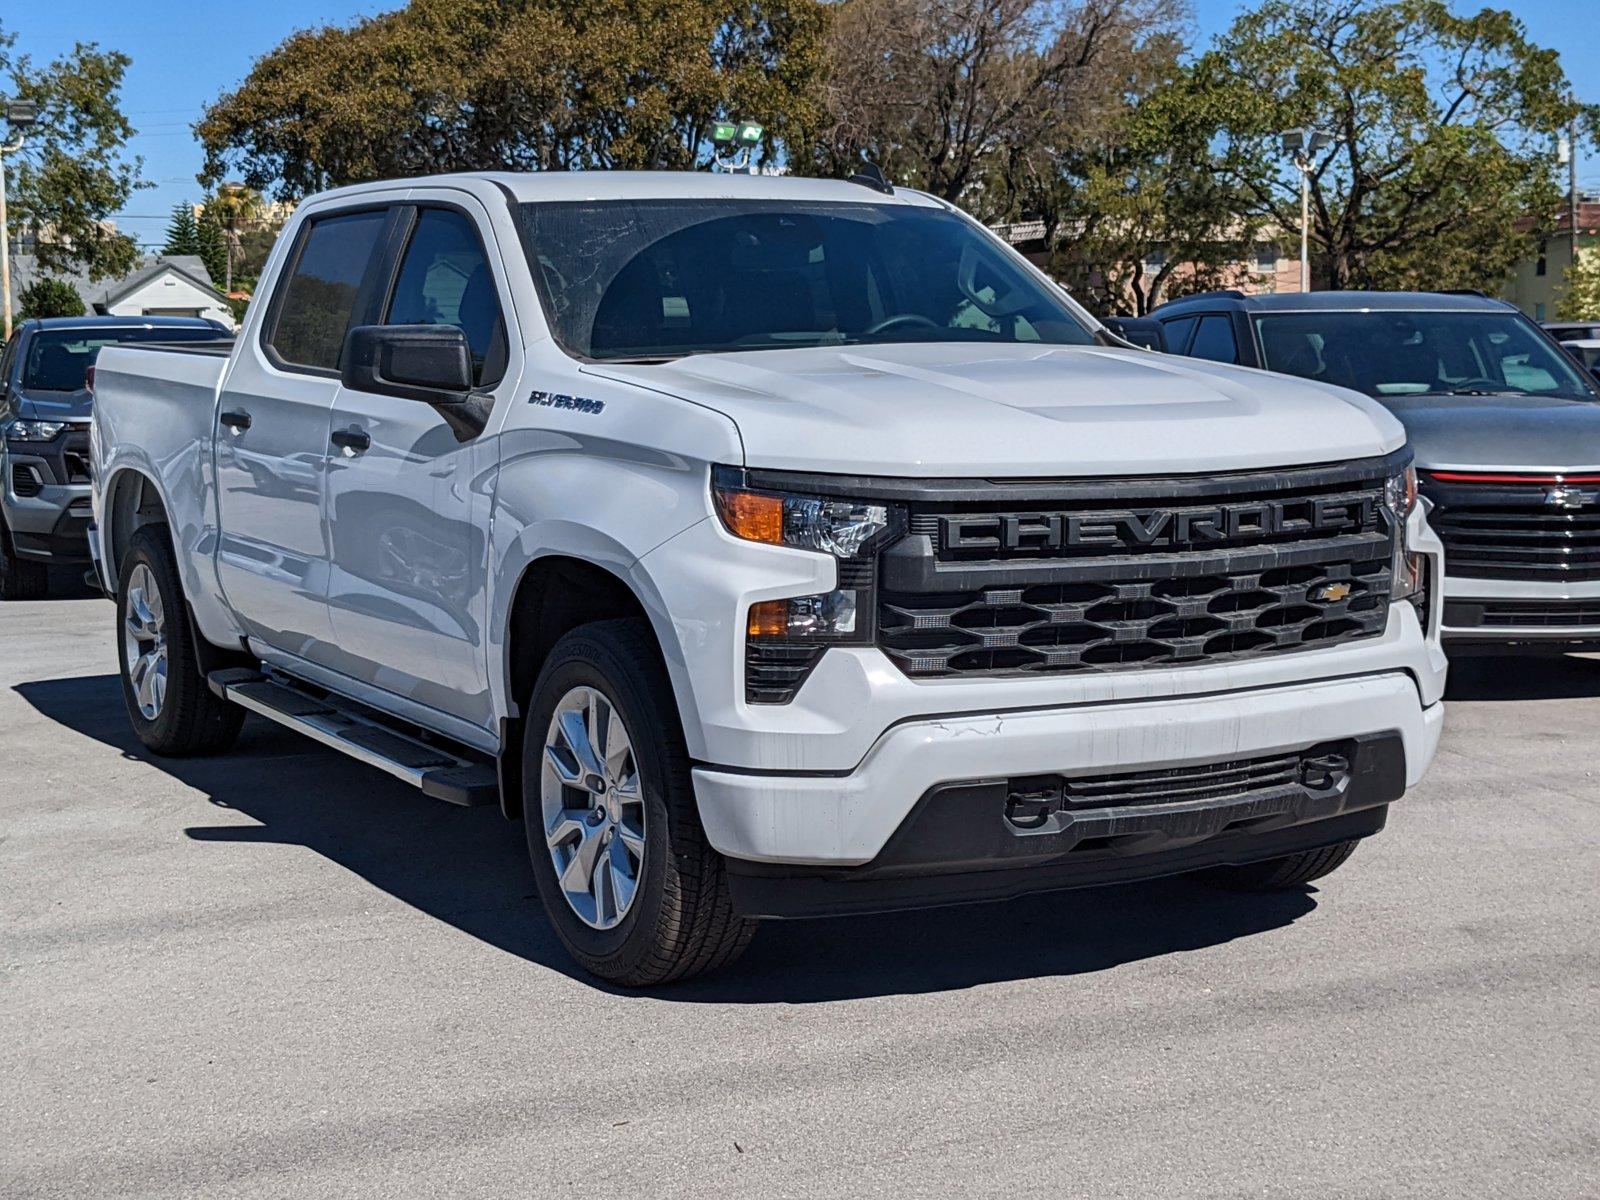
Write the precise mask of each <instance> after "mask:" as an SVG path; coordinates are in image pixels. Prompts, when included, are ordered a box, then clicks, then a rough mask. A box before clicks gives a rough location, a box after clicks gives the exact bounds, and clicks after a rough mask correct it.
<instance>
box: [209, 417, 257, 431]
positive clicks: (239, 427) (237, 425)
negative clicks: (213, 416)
mask: <svg viewBox="0 0 1600 1200" xmlns="http://www.w3.org/2000/svg"><path fill="white" fill-rule="evenodd" d="M217 420H219V421H221V422H222V423H223V424H224V425H226V426H227V427H228V428H229V429H231V430H233V431H234V432H235V433H243V432H244V431H245V430H246V429H249V428H250V414H249V413H247V412H225V413H223V414H222V415H221V416H220V417H218V418H217Z"/></svg>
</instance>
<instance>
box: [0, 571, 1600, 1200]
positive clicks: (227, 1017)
mask: <svg viewBox="0 0 1600 1200" xmlns="http://www.w3.org/2000/svg"><path fill="white" fill-rule="evenodd" d="M111 623H112V612H111V608H110V606H109V605H107V604H105V603H104V602H103V601H98V600H94V599H88V598H77V599H65V600H53V601H47V602H42V603H36V604H11V605H5V606H3V607H0V729H3V730H4V751H3V754H0V957H3V961H4V965H5V966H4V976H3V979H0V1007H3V1012H4V1017H5V1020H4V1029H5V1037H4V1038H3V1040H0V1079H3V1080H4V1086H3V1087H0V1195H4V1196H7V1197H22V1196H63V1197H90V1196H112V1195H115V1196H143V1195H162V1196H178V1195H182V1196H191V1195H206V1196H271V1197H293V1196H307V1197H313V1196H314V1197H329V1196H385V1197H392V1196H442V1195H513V1194H515V1195H519V1196H529V1195H540V1194H551V1195H565V1194H574V1195H577V1194H590V1195H623V1194H637V1195H647V1196H721V1195H737V1196H744V1195H789V1196H840V1195H858V1194H874V1195H949V1196H975V1195H998V1194H1005V1195H1010V1196H1019V1195H1052V1196H1063V1195H1065V1196H1086V1197H1097V1198H1101V1197H1120V1196H1129V1197H1169V1196H1190V1195H1204V1196H1267V1197H1280V1196H1281V1197H1297V1198H1300V1197H1335V1196H1339V1197H1342V1196H1363V1197H1364V1196H1407V1197H1410V1196H1451V1197H1458V1196H1496V1197H1511V1196H1517V1197H1523V1196H1529V1197H1533V1196H1537V1197H1582V1196H1596V1195H1600V1115H1597V1097H1600V986H1597V985H1600V887H1597V885H1600V660H1595V659H1579V658H1568V659H1558V660H1546V661H1539V660H1511V659H1499V660H1482V661H1479V662H1476V663H1474V662H1468V663H1466V664H1465V665H1458V667H1457V668H1456V671H1455V675H1454V678H1453V682H1452V690H1451V697H1452V700H1453V706H1452V709H1451V713H1450V717H1449V721H1448V726H1447V730H1446V734H1445V742H1444V747H1443V751H1442V753H1441V756H1440V758H1439V760H1438V762H1437V764H1436V765H1435V768H1434V770H1433V773H1432V775H1431V776H1430V777H1429V779H1428V781H1427V782H1426V784H1425V786H1424V787H1423V788H1422V789H1421V790H1420V791H1418V792H1417V793H1415V794H1413V795H1412V796H1410V797H1408V798H1407V800H1406V801H1405V802H1404V803H1403V804H1402V805H1399V806H1396V808H1395V810H1394V811H1393V813H1392V816H1391V820H1390V825H1389V829H1388V831H1387V832H1386V833H1385V834H1383V835H1382V836H1381V837H1379V838H1378V839H1376V840H1375V841H1373V842H1370V843H1368V844H1367V845H1366V846H1365V847H1364V848H1363V849H1362V850H1361V851H1360V852H1359V853H1358V854H1357V856H1356V857H1355V858H1354V859H1353V860H1352V861H1351V862H1350V864H1349V865H1348V866H1347V867H1346V868H1344V869H1343V870H1342V871H1340V872H1338V873H1337V874H1335V875H1334V876H1331V877H1330V878H1328V879H1327V880H1325V881H1323V883H1322V885H1321V886H1320V887H1318V888H1315V889H1308V890H1307V891H1306V892H1305V893H1304V894H1294V895H1288V896H1281V897H1275V898H1268V899H1265V900H1263V899H1259V898H1245V897H1237V896H1230V895H1225V894H1219V893H1216V892H1212V891H1209V890H1206V889H1205V888H1203V887H1201V886H1198V885H1196V884H1193V883H1190V882H1185V881H1182V880H1178V881H1168V882H1163V883H1158V884H1149V885H1139V886H1127V887H1120V888H1116V889H1109V890H1101V891H1095V892H1079V893H1069V894H1066V895H1061V896H1053V897H1041V898H1035V899H1031V900H1027V901H1021V902H1016V903H1012V904H1008V905H998V906H995V905H991V906H982V907H976V908H969V909H955V910H944V911H939V912H931V913H919V914H908V915H899V916H889V917H878V918H870V919H861V920H853V921H844V922H820V923H807V924H792V925H781V926H769V927H768V928H766V929H764V930H763V931H762V933H761V935H760V936H759V937H758V939H757V942H756V945H755V947H754V948H753V949H752V951H751V953H750V954H749V955H748V956H747V957H746V958H745V959H744V960H743V961H742V962H741V963H740V964H739V965H738V966H736V967H735V968H734V969H733V970H732V971H730V972H727V973H725V974H723V975H720V976H717V977H714V978H711V979H706V980H702V981H698V982H695V983H692V984H690V985H687V986H682V987H678V988H675V989H670V990H662V991H660V992H657V993H653V994H646V995H638V994H622V993H616V992H611V991H608V990H603V989H599V988H596V987H595V986H593V985H592V984H590V983H589V982H587V981H585V980H584V979H583V978H580V977H577V976H576V975H575V974H574V971H573V968H572V967H571V966H570V965H569V963H568V961H567V960H566V959H565V957H564V956H563V954H562V952H561V950H560V949H559V947H558V946H557V945H556V943H555V941H554V939H553V937H552V936H551V935H550V934H549V933H548V932H547V930H546V928H545V925H544V922H543V919H542V916H541V915H540V913H539V911H538V909H537V902H536V901H535V900H534V899H533V898H532V895H531V893H532V890H533V885H532V878H531V875H530V874H529V870H528V866H527V863H526V861H525V857H524V851H523V848H522V844H521V837H520V833H519V831H518V830H517V829H515V828H513V827H511V826H508V825H507V824H506V823H505V822H503V821H502V820H501V819H500V818H499V816H498V815H497V814H495V813H493V812H491V811H488V810H483V809H474V810H459V809H452V808H449V807H446V806H444V805H440V804H437V803H435V802H433V801H430V800H427V799H424V798H423V797H421V796H420V794H418V793H415V792H413V791H411V790H409V789H408V788H406V787H404V786H403V785H401V784H398V783H395V782H391V781H390V780H388V779H387V778H386V777H385V776H382V775H380V774H378V773H377V772H374V771H371V770H369V769H366V768H363V767H361V766H358V765H356V764H353V763H350V762H347V761H346V760H344V759H342V758H340V757H338V756H336V755H335V754H333V753H331V752H329V751H324V750H322V749H320V748H318V747H316V746H314V745H313V744H311V743H310V742H308V741H305V740H302V739H300V738H297V737H295V736H294V735H292V734H288V733H285V732H280V731H278V730H277V729H276V728H275V727H273V726H271V725H268V724H264V723H257V722H255V721H254V720H252V722H251V723H250V724H249V725H247V726H246V731H245V735H244V738H243V739H242V741H241V744H240V746H239V749H238V751H237V753H236V754H234V755H233V756H231V757H227V758H220V759H211V760H201V761H189V762H177V763H175V762H158V761H155V760H152V759H150V758H149V757H148V756H147V755H146V754H145V753H144V752H143V751H142V750H141V749H140V748H138V747H137V745H136V743H135V742H134V739H133V737H132V734H131V733H130V731H129V728H128V724H127V721H126V718H125V716H124V713H123V709H122V701H121V696H120V693H119V690H118V684H117V680H116V675H115V669H116V667H115V652H114V648H113V644H112V640H111V636H110V626H111Z"/></svg>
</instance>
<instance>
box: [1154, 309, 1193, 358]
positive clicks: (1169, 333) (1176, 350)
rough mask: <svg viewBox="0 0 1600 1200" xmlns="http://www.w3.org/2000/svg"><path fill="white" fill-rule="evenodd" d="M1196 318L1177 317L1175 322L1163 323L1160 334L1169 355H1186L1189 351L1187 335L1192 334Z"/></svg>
mask: <svg viewBox="0 0 1600 1200" xmlns="http://www.w3.org/2000/svg"><path fill="white" fill-rule="evenodd" d="M1197 320H1199V318H1198V317H1179V318H1178V319H1177V320H1175V321H1163V322H1162V329H1161V334H1162V336H1163V337H1164V338H1165V339H1166V341H1167V351H1168V353H1171V354H1186V353H1188V350H1189V334H1190V333H1191V332H1193V330H1194V326H1195V322H1196V321H1197Z"/></svg>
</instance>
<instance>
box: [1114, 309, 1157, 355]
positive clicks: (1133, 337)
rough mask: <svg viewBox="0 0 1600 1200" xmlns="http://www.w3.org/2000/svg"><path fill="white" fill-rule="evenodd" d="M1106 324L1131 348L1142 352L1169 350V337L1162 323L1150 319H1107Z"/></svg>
mask: <svg viewBox="0 0 1600 1200" xmlns="http://www.w3.org/2000/svg"><path fill="white" fill-rule="evenodd" d="M1104 324H1105V327H1106V328H1107V329H1109V330H1110V331H1111V332H1112V333H1113V334H1115V335H1116V336H1117V337H1118V338H1119V339H1121V340H1122V341H1123V342H1125V343H1126V344H1128V345H1130V346H1137V347H1138V348H1140V349H1141V350H1161V351H1165V350H1166V348H1167V336H1166V333H1165V331H1164V330H1163V329H1162V327H1161V322H1160V321H1155V320H1152V319H1151V318H1149V317H1107V318H1106V319H1105V322H1104Z"/></svg>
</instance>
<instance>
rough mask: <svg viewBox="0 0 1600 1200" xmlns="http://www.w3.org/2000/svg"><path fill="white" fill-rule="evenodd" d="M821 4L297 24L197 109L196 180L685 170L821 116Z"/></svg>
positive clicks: (772, 147) (731, 0) (295, 181)
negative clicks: (751, 128) (739, 122)
mask: <svg viewBox="0 0 1600 1200" xmlns="http://www.w3.org/2000/svg"><path fill="white" fill-rule="evenodd" d="M824 26H825V11H824V6H823V4H822V3H821V2H820V0H411V2H410V3H409V4H407V5H406V7H405V8H403V9H400V10H399V11H396V12H391V13H385V14H383V15H380V16H377V17H372V18H368V19H365V20H362V21H359V22H357V23H356V24H355V25H353V26H351V27H348V28H334V27H329V28H323V29H318V30H310V31H305V32H301V33H297V34H295V35H293V36H292V37H290V38H289V39H288V40H287V41H285V42H284V43H283V44H281V45H280V46H278V47H277V48H276V49H275V50H273V51H271V52H270V53H268V54H267V55H265V56H264V57H263V58H261V59H260V60H259V61H257V63H256V65H255V67H254V68H253V69H252V70H251V72H250V74H249V76H248V77H247V78H246V79H245V81H244V83H243V84H242V85H240V87H239V88H238V89H237V90H236V91H233V92H230V93H228V94H226V95H224V96H222V97H221V98H219V99H218V100H217V101H216V103H214V104H212V105H211V106H210V107H209V108H208V109H207V110H206V113H205V116H204V118H203V119H202V120H201V121H200V123H199V124H198V125H197V126H196V131H197V133H198V135H199V137H200V139H201V141H202V143H203V144H204V146H205V149H206V166H205V173H204V178H205V179H206V180H208V181H211V182H213V183H215V182H219V181H221V180H222V179H223V178H225V177H226V176H227V175H228V174H230V173H233V172H235V171H236V172H238V173H239V174H240V175H242V176H243V179H244V181H245V183H246V184H248V185H249V186H251V187H254V188H258V189H266V188H269V187H272V188H273V189H274V190H275V192H276V194H278V195H279V196H282V197H295V196H299V195H303V194H304V193H306V192H309V191H314V190H316V189H318V188H322V187H326V186H331V185H337V184H344V183H351V182H356V181H360V180H366V179H377V178H384V177H394V176H406V175H416V174H420V173H426V172H433V171H453V170H482V169H492V168H498V169H509V170H565V169H572V168H581V167H689V166H693V165H695V164H696V163H697V162H703V161H706V160H707V158H708V157H709V141H708V139H709V135H710V132H711V127H712V125H713V124H714V123H715V122H716V121H719V120H725V119H729V118H740V117H751V118H755V119H759V120H761V121H762V122H763V123H764V124H765V126H766V129H767V135H766V141H765V144H764V147H763V150H764V153H765V154H766V155H767V156H769V157H770V156H772V155H775V154H776V153H777V146H778V144H779V143H780V142H782V141H783V140H785V139H790V138H792V137H795V136H797V135H799V134H800V133H801V131H802V130H804V129H805V128H809V127H811V126H812V125H814V124H815V123H816V122H817V121H818V120H820V109H819V108H818V107H817V106H816V103H815V92H816V84H817V80H818V78H819V74H820V71H821V68H822V39H823V31H824Z"/></svg>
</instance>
